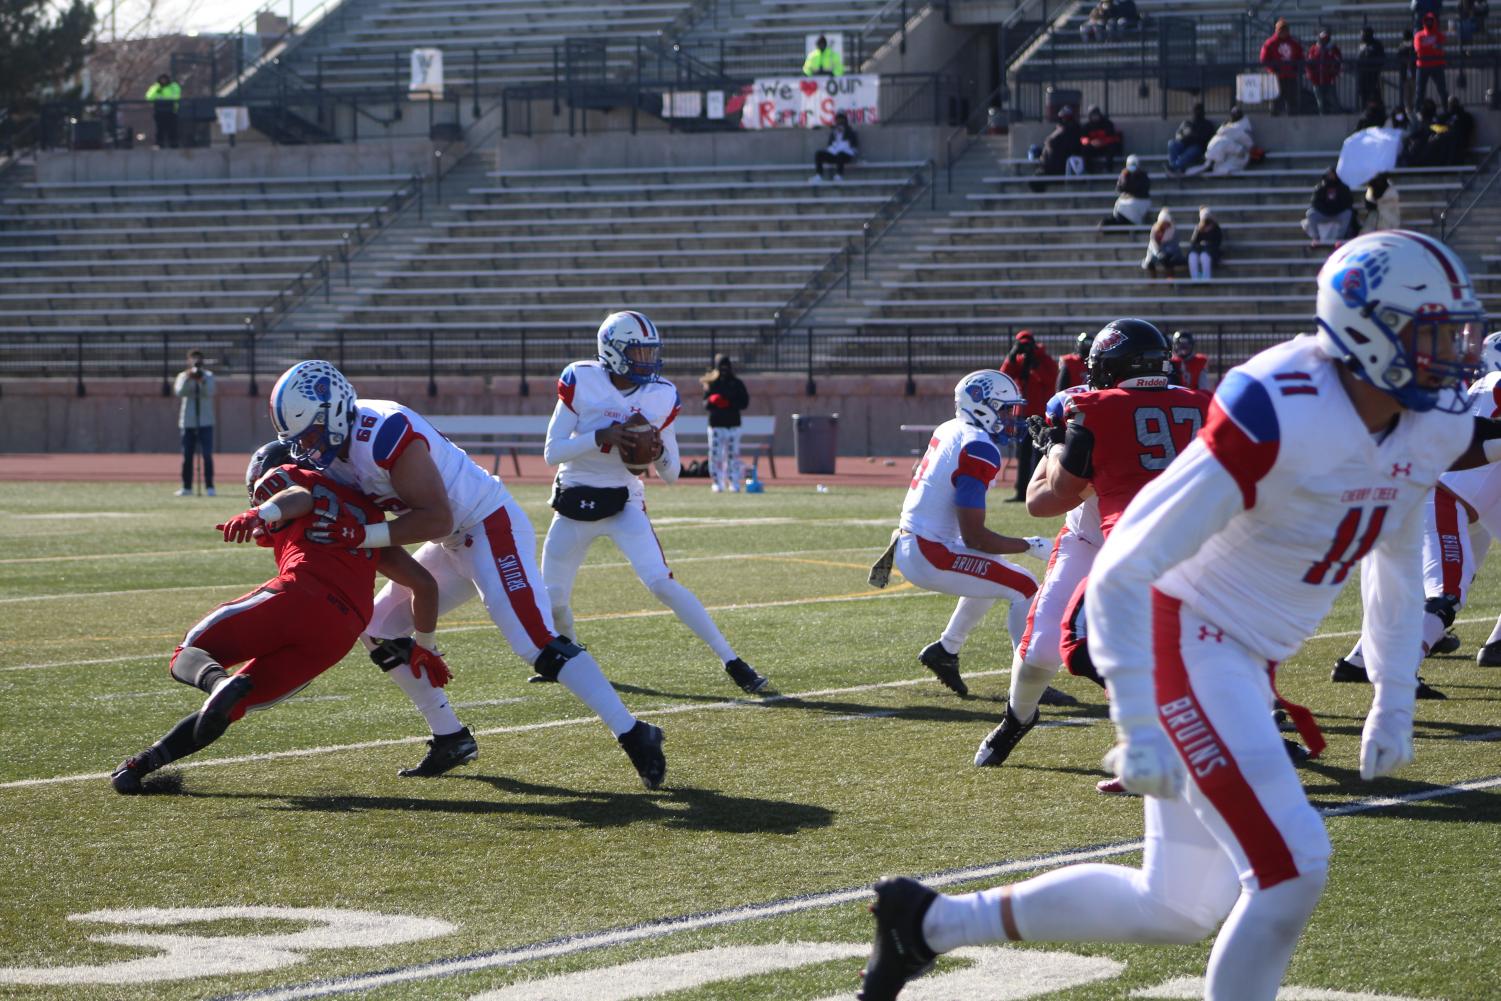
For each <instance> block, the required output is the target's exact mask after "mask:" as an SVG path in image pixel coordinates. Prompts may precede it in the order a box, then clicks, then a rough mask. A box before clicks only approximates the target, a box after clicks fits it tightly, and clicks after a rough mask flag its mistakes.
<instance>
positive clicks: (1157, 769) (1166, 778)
mask: <svg viewBox="0 0 1501 1001" xmlns="http://www.w3.org/2000/svg"><path fill="white" fill-rule="evenodd" d="M1105 767H1106V768H1108V769H1109V770H1110V771H1112V772H1114V773H1115V774H1116V776H1117V777H1118V778H1119V779H1120V780H1121V785H1123V786H1125V787H1126V791H1127V792H1134V793H1136V794H1137V795H1140V796H1156V797H1157V798H1159V799H1177V798H1178V797H1179V796H1180V795H1182V793H1183V783H1184V782H1185V781H1187V779H1188V772H1187V771H1186V770H1185V769H1184V767H1183V759H1182V758H1181V757H1179V755H1178V749H1177V748H1175V747H1174V746H1173V744H1172V741H1170V740H1168V739H1167V734H1165V733H1163V732H1162V727H1160V726H1158V725H1157V723H1156V721H1151V722H1144V723H1135V724H1134V725H1130V726H1122V727H1121V728H1119V729H1118V736H1117V740H1116V744H1115V746H1114V747H1112V748H1111V749H1110V753H1108V754H1106V755H1105Z"/></svg>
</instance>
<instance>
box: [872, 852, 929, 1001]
mask: <svg viewBox="0 0 1501 1001" xmlns="http://www.w3.org/2000/svg"><path fill="white" fill-rule="evenodd" d="M937 897H938V894H937V893H935V892H934V891H933V890H930V889H928V888H927V887H926V886H923V885H922V884H921V883H919V882H918V881H917V880H915V879H909V878H907V877H906V876H897V877H892V878H887V879H883V880H881V881H880V882H879V883H877V884H876V899H875V902H874V903H872V904H871V905H870V912H871V913H872V914H874V915H875V916H876V940H875V944H874V945H873V946H871V950H870V959H869V960H867V961H866V963H865V971H864V972H863V973H861V976H862V977H863V978H864V979H865V983H864V985H863V986H862V987H861V988H860V992H859V993H858V994H856V995H855V997H856V998H858V999H859V1001H892V999H894V998H895V997H896V996H897V994H898V993H900V992H901V989H902V988H903V987H905V986H906V984H907V981H909V980H911V979H913V978H914V977H920V976H922V975H923V974H924V973H927V972H928V971H929V970H931V969H932V968H933V960H934V959H935V958H937V957H936V956H935V955H934V953H933V950H932V949H930V948H928V943H927V942H926V941H924V940H923V935H922V919H923V915H924V914H927V913H928V908H929V907H931V906H932V904H933V901H934V900H935V899H936V898H937Z"/></svg>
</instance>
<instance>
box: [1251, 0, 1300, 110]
mask: <svg viewBox="0 0 1501 1001" xmlns="http://www.w3.org/2000/svg"><path fill="white" fill-rule="evenodd" d="M1261 65H1263V66H1265V67H1266V69H1267V72H1268V73H1270V74H1272V76H1274V77H1276V78H1277V98H1276V100H1274V101H1273V102H1272V114H1274V115H1280V114H1282V112H1283V111H1284V110H1285V111H1286V112H1287V113H1288V114H1289V115H1296V114H1297V113H1298V110H1299V109H1298V105H1299V104H1301V103H1302V101H1301V97H1302V93H1303V87H1302V84H1300V83H1299V82H1298V77H1299V75H1300V73H1301V72H1302V68H1303V45H1302V43H1300V42H1299V41H1298V40H1297V39H1296V38H1294V37H1293V32H1292V28H1290V27H1288V24H1287V19H1286V18H1282V17H1279V18H1277V24H1276V27H1275V29H1274V30H1273V31H1272V35H1271V37H1270V38H1268V39H1267V40H1266V41H1265V42H1262V43H1261Z"/></svg>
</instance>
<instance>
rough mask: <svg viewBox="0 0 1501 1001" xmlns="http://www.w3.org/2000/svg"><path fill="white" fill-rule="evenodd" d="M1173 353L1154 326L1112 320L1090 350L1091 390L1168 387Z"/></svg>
mask: <svg viewBox="0 0 1501 1001" xmlns="http://www.w3.org/2000/svg"><path fill="white" fill-rule="evenodd" d="M1170 350H1171V349H1170V348H1169V347H1168V343H1167V338H1166V337H1164V336H1163V335H1162V331H1160V330H1158V329H1157V327H1156V326H1155V325H1154V324H1151V323H1148V322H1147V321H1146V320H1140V319H1136V318H1134V317H1127V318H1125V319H1120V320H1112V321H1111V322H1110V323H1107V324H1105V326H1104V327H1102V328H1100V332H1099V333H1098V334H1096V335H1095V338H1094V344H1093V345H1091V347H1090V349H1089V367H1088V368H1089V388H1090V389H1114V388H1117V387H1118V388H1122V389H1148V388H1151V389H1160V388H1162V387H1165V386H1166V385H1167V367H1168V355H1169V353H1170Z"/></svg>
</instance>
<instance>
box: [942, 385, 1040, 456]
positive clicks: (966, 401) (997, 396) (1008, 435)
mask: <svg viewBox="0 0 1501 1001" xmlns="http://www.w3.org/2000/svg"><path fill="white" fill-rule="evenodd" d="M1026 408H1027V398H1026V397H1024V396H1023V395H1022V392H1021V390H1020V389H1017V388H1016V383H1015V382H1013V381H1012V379H1011V377H1010V376H1009V375H1003V374H1001V373H1000V372H997V371H996V370H995V369H992V368H982V369H980V371H978V372H971V373H970V374H969V375H966V376H965V377H964V378H962V379H960V380H959V384H958V385H957V386H955V387H954V411H955V416H957V417H958V418H959V419H960V420H961V421H964V422H965V423H966V424H969V425H972V426H974V427H977V428H979V429H980V430H982V431H984V432H985V433H986V434H988V435H990V437H991V438H993V439H994V440H995V441H996V443H997V444H1001V445H1004V444H1006V443H1007V442H1009V441H1011V439H1013V438H1015V437H1017V436H1018V435H1019V434H1021V429H1022V426H1023V425H1024V424H1025V423H1026Z"/></svg>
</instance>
